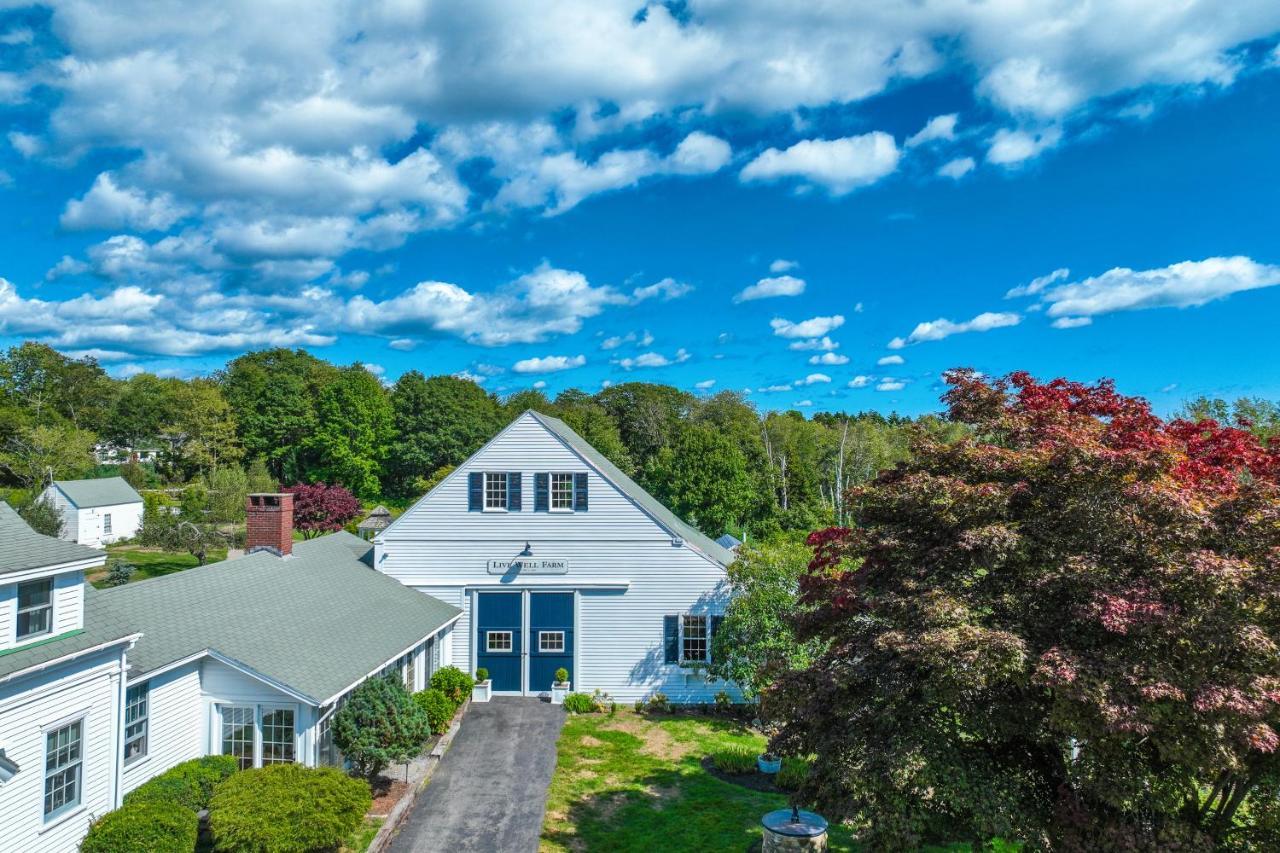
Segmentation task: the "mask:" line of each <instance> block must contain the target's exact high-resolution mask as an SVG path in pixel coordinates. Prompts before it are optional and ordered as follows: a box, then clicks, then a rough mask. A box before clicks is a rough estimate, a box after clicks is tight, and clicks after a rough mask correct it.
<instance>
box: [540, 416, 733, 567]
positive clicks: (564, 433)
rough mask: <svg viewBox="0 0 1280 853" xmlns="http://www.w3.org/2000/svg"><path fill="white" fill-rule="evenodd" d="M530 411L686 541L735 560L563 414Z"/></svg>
mask: <svg viewBox="0 0 1280 853" xmlns="http://www.w3.org/2000/svg"><path fill="white" fill-rule="evenodd" d="M529 414H531V415H533V416H534V417H535V418H537V419H538V421H540V422H541V423H542V425H543V426H545V427H546V428H547V429H549V430H551V431H552V432H553V433H555V434H556V435H557V436H559V437H560V439H561V440H562V441H564V442H565V444H568V445H569V446H570V447H572V448H573V449H574V450H576V451H577V452H578V453H579V454H581V455H582V456H583V457H584V458H585V459H586V460H587V461H588V462H590V463H591V464H592V465H593V466H595V468H596V470H598V471H599V472H600V473H601V474H602V475H604V477H605V479H607V480H610V481H611V482H612V483H613V484H614V485H615V486H617V487H618V488H619V489H621V490H622V492H623V494H625V495H626V496H627V497H629V498H631V500H633V501H635V502H636V503H637V504H639V506H640V507H641V508H642V509H643V510H644V511H645V512H647V513H649V515H651V516H653V517H654V518H655V519H657V520H658V523H659V524H661V525H662V526H663V527H665V528H667V529H668V530H670V531H672V532H673V533H675V534H676V535H677V536H679V537H681V538H682V539H684V540H685V541H686V542H691V543H693V545H694V546H695V547H696V548H697V549H698V550H699V551H702V552H703V553H704V554H706V555H707V556H708V557H710V558H711V559H713V560H715V561H716V562H717V563H719V564H720V565H722V566H727V565H729V564H730V563H732V562H733V559H734V558H733V554H732V552H730V551H729V550H728V549H727V548H724V547H721V546H720V545H719V544H717V543H716V542H715V540H713V539H712V538H711V537H709V536H707V535H705V534H704V533H703V532H702V531H701V530H698V528H696V527H694V526H693V525H692V524H689V523H687V522H685V521H684V520H683V519H681V518H680V517H679V516H677V515H676V514H675V513H674V512H672V511H671V510H669V509H667V508H666V507H665V506H663V505H662V503H661V502H660V501H659V500H658V499H657V498H655V497H654V496H653V495H651V494H649V493H648V492H646V491H645V490H644V489H643V488H641V487H640V484H639V483H637V482H636V481H635V480H632V479H631V478H630V477H628V476H627V475H626V474H624V473H622V470H621V469H619V468H618V466H617V465H614V464H613V463H612V462H610V461H609V460H608V459H607V458H605V456H604V454H603V453H601V452H600V451H598V450H596V449H595V448H594V447H592V446H591V445H590V444H588V443H587V440H586V439H585V438H583V437H582V436H580V435H578V434H577V433H576V432H574V431H573V429H572V428H571V427H570V426H569V425H568V424H567V423H565V422H564V421H562V420H560V419H559V418H553V417H551V416H550V415H544V414H542V413H541V412H535V411H533V410H532V409H530V410H529Z"/></svg>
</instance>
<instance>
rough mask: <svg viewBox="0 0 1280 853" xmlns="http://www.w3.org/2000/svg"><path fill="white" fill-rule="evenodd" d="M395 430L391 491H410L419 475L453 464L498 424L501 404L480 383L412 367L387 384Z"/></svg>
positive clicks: (494, 431) (492, 433)
mask: <svg viewBox="0 0 1280 853" xmlns="http://www.w3.org/2000/svg"><path fill="white" fill-rule="evenodd" d="M391 401H392V405H393V407H394V410H395V430H396V434H397V436H398V438H397V440H396V441H395V443H394V445H393V447H392V449H391V454H390V465H391V469H392V470H391V483H392V489H391V490H392V491H393V492H394V493H395V494H398V495H402V496H409V495H412V494H413V491H414V483H415V481H417V480H418V479H419V478H423V477H429V476H431V474H432V473H433V472H435V471H438V470H439V469H440V468H443V467H444V466H446V465H457V464H459V463H461V462H462V461H463V460H465V459H466V458H467V457H468V456H470V455H471V454H472V453H474V452H475V451H476V450H478V449H479V448H480V446H481V445H482V444H484V443H485V442H486V441H488V440H489V439H491V438H493V436H495V435H496V434H497V433H498V431H499V430H500V429H502V427H504V426H506V423H507V421H506V417H505V415H504V412H503V410H502V406H501V405H500V404H499V403H498V401H497V400H496V399H495V398H494V397H493V396H492V395H490V394H487V393H486V392H485V391H484V390H483V389H481V388H480V386H479V385H477V384H475V383H474V382H470V381H468V380H466V379H458V378H456V377H453V376H433V377H431V378H430V379H428V378H426V377H425V376H423V375H422V374H421V373H419V372H417V371H416V370H411V371H409V372H408V373H406V374H404V375H403V376H401V377H400V379H399V380H398V381H397V382H396V384H395V385H394V386H393V387H392V389H391Z"/></svg>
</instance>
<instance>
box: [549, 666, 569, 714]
mask: <svg viewBox="0 0 1280 853" xmlns="http://www.w3.org/2000/svg"><path fill="white" fill-rule="evenodd" d="M568 695H569V670H567V669H565V668H564V667H560V668H559V669H557V670H556V680H555V681H553V682H552V683H551V704H552V705H563V704H564V697H566V696H568Z"/></svg>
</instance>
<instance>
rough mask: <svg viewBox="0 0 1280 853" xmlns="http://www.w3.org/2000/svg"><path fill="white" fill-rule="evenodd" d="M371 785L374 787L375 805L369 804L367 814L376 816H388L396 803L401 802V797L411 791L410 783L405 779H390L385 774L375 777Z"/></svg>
mask: <svg viewBox="0 0 1280 853" xmlns="http://www.w3.org/2000/svg"><path fill="white" fill-rule="evenodd" d="M371 787H372V788H373V805H371V806H369V811H368V812H367V814H370V815H372V816H374V817H386V816H387V815H389V814H391V810H392V809H393V808H395V806H396V803H398V802H400V798H401V797H403V796H404V795H405V794H406V793H408V791H409V784H408V783H407V782H405V781H404V780H403V779H388V778H387V777H385V776H379V777H378V778H377V779H374V780H373V785H372V786H371Z"/></svg>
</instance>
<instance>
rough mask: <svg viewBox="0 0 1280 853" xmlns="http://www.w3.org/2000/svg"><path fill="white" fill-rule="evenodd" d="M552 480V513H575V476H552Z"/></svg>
mask: <svg viewBox="0 0 1280 853" xmlns="http://www.w3.org/2000/svg"><path fill="white" fill-rule="evenodd" d="M550 480H551V485H550V489H551V504H550V506H551V511H552V512H557V511H558V512H573V475H572V474H552V475H551V477H550Z"/></svg>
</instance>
